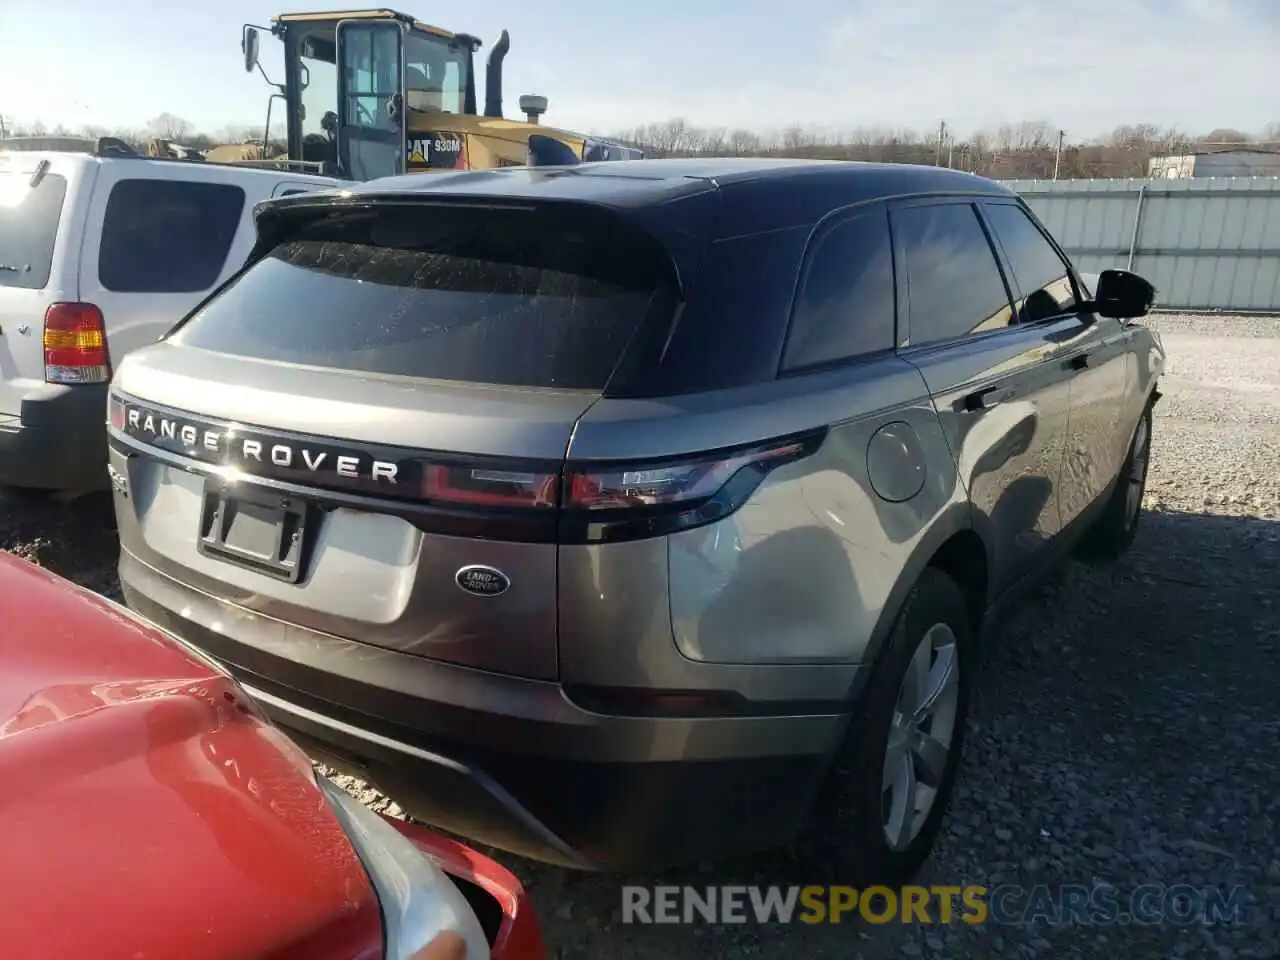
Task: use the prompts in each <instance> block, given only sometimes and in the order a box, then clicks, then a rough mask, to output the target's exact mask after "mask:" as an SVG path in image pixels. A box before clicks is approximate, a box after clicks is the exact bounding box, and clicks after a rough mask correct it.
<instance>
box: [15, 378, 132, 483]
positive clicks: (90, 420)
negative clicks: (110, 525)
mask: <svg viewBox="0 0 1280 960" xmlns="http://www.w3.org/2000/svg"><path fill="white" fill-rule="evenodd" d="M8 405H9V404H7V406H8ZM15 406H16V407H17V412H16V413H12V412H6V413H0V487H33V488H36V489H41V490H76V491H88V490H104V489H106V488H107V486H108V479H107V428H106V417H107V385H106V384H105V383H88V384H75V385H69V384H38V385H34V386H33V388H32V389H31V390H30V391H29V392H28V393H26V394H25V395H24V396H23V397H22V398H21V399H20V400H19V402H18V403H17V404H16V405H15Z"/></svg>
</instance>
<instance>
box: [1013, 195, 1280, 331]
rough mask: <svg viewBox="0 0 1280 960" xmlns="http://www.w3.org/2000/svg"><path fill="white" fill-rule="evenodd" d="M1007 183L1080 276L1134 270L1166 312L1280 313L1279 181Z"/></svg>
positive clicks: (1158, 304)
mask: <svg viewBox="0 0 1280 960" xmlns="http://www.w3.org/2000/svg"><path fill="white" fill-rule="evenodd" d="M1005 182H1006V183H1007V184H1008V185H1009V186H1011V187H1012V188H1013V189H1014V190H1016V191H1017V192H1018V193H1019V194H1021V195H1022V197H1023V199H1025V200H1026V201H1027V204H1028V206H1030V207H1031V209H1032V210H1034V211H1035V212H1036V215H1037V216H1039V217H1040V219H1041V220H1042V221H1043V222H1044V225H1045V226H1046V227H1048V228H1049V231H1050V232H1051V233H1052V234H1053V235H1054V236H1055V237H1056V238H1057V240H1058V242H1059V243H1060V244H1062V246H1063V248H1064V249H1066V251H1067V252H1068V253H1069V254H1070V255H1071V258H1072V259H1073V260H1074V261H1075V263H1076V265H1077V266H1078V267H1079V269H1080V270H1082V271H1085V272H1089V273H1097V272H1098V271H1100V270H1105V269H1107V268H1108V267H1121V268H1124V269H1129V270H1133V271H1135V272H1136V273H1139V274H1141V275H1142V276H1144V277H1146V278H1147V279H1148V280H1150V281H1151V282H1152V283H1153V284H1155V286H1156V290H1157V301H1156V303H1157V306H1158V307H1161V308H1164V309H1171V310H1222V311H1238V312H1255V311H1256V312H1264V313H1273V312H1280V177H1228V178H1222V179H1216V178H1215V179H1191V180H1008V181H1005Z"/></svg>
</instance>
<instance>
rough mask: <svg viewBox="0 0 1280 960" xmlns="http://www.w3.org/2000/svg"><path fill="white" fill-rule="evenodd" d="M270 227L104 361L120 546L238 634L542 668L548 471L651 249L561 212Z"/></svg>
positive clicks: (661, 287)
mask: <svg viewBox="0 0 1280 960" xmlns="http://www.w3.org/2000/svg"><path fill="white" fill-rule="evenodd" d="M281 238H282V239H281V241H280V242H279V243H278V244H277V245H275V246H274V248H273V249H272V250H271V251H270V253H268V254H267V255H266V256H265V257H264V258H263V259H261V260H260V261H259V262H257V263H256V264H255V265H254V266H253V267H251V268H250V269H249V270H248V271H247V272H246V273H244V274H242V275H241V277H240V278H239V279H238V280H237V281H235V282H234V283H233V284H232V285H231V286H230V287H228V288H227V289H225V290H224V292H223V293H222V294H221V295H220V296H218V297H216V298H215V299H214V300H212V301H211V302H209V303H208V304H206V305H205V306H204V307H203V308H202V309H200V310H198V311H197V312H196V313H195V314H194V315H193V317H192V318H191V319H190V320H189V321H188V322H187V323H185V324H184V325H183V326H181V327H180V328H179V329H178V330H177V331H176V332H175V333H174V334H173V335H172V336H171V337H169V338H167V339H166V341H164V342H161V343H159V344H156V345H154V346H151V347H147V348H144V349H142V350H140V351H138V352H136V353H134V354H131V355H130V356H129V357H128V358H126V360H125V361H124V362H123V363H122V365H121V367H120V370H119V371H118V373H117V375H116V379H115V381H114V390H115V393H116V396H117V397H119V398H120V399H119V402H118V403H117V402H116V401H115V400H113V409H112V436H113V448H114V452H113V454H112V463H113V466H116V467H117V469H119V470H121V471H122V472H123V473H124V474H125V479H126V482H127V484H128V488H129V496H128V498H124V497H122V496H118V497H117V509H118V512H119V514H120V531H121V538H122V543H123V545H124V547H125V549H126V550H128V551H130V552H132V553H133V554H134V555H135V556H137V557H138V558H139V559H141V560H143V561H144V562H147V563H150V564H152V565H153V566H155V567H157V568H158V569H160V570H162V571H164V572H166V573H169V574H170V575H173V576H176V577H177V578H179V579H181V580H183V581H185V582H187V583H189V584H191V585H193V586H195V587H197V588H198V589H201V590H204V591H206V592H209V593H212V594H214V595H216V596H220V597H225V598H227V599H229V600H232V601H233V602H235V603H237V604H239V605H240V606H242V607H245V608H248V609H249V610H251V611H255V612H256V613H260V614H263V615H265V617H267V618H271V619H270V620H262V619H258V620H257V621H256V623H255V625H253V626H252V627H250V628H249V629H253V630H258V631H262V630H268V631H270V630H277V631H280V632H282V633H286V634H287V633H288V632H289V631H291V630H292V629H293V628H292V627H291V626H289V625H292V624H297V625H300V626H304V627H307V628H310V629H313V630H319V631H323V632H326V633H330V634H334V635H338V636H342V637H347V638H351V639H355V640H359V641H362V642H365V643H369V644H372V645H376V646H381V647H387V648H392V649H395V650H399V651H403V652H407V653H412V654H417V655H421V656H425V657H430V658H434V659H442V660H448V661H451V662H455V663H461V664H466V665H470V666H475V667H480V668H484V669H490V670H495V671H500V672H505V673H512V674H518V675H522V676H529V677H538V678H547V679H552V678H554V677H555V676H556V673H557V651H556V594H557V590H556V575H557V571H556V559H557V554H556V550H557V547H556V512H557V511H556V508H555V504H556V490H557V484H558V482H559V476H560V471H561V466H562V464H563V461H564V457H565V452H566V448H567V446H568V444H569V441H570V438H571V437H572V434H573V429H574V425H575V424H576V422H577V421H578V419H579V418H580V416H581V415H582V414H583V413H584V412H585V411H586V410H587V409H588V408H589V407H590V406H591V405H592V404H593V403H594V402H595V401H596V400H597V399H598V398H599V397H600V396H601V394H602V392H603V390H604V388H605V386H606V384H607V383H608V381H609V380H610V378H611V376H612V375H613V373H614V370H615V368H616V367H618V365H619V363H620V361H621V360H622V358H623V356H624V354H625V353H626V351H627V349H628V345H629V344H630V343H631V341H632V340H633V338H634V337H635V334H636V333H637V331H638V330H640V329H641V328H649V327H651V326H652V325H653V324H654V323H655V322H656V323H658V324H659V325H661V323H662V321H663V318H667V319H668V320H669V318H670V316H671V314H672V312H673V310H674V303H675V281H674V278H673V271H672V265H671V262H670V258H669V257H667V256H666V254H665V252H664V250H663V248H662V247H661V246H660V245H658V244H657V243H656V242H654V241H653V240H652V239H651V238H649V237H648V236H647V235H646V234H644V233H642V232H640V231H639V230H637V229H632V228H630V227H628V225H627V222H626V221H624V220H621V219H619V218H617V217H616V216H615V215H614V214H611V213H608V212H606V211H603V210H600V209H596V208H589V207H586V206H583V205H576V206H571V207H568V208H560V207H547V206H540V205H533V204H526V205H521V206H519V207H507V208H506V209H500V208H494V207H492V206H477V205H462V206H453V207H440V206H433V207H431V208H424V207H423V206H421V205H407V206H400V207H396V206H390V205H378V206H375V207H372V208H369V209H364V210H348V211H346V212H342V211H338V212H329V213H325V214H323V215H317V216H315V217H312V218H311V219H310V221H309V222H308V223H306V224H301V225H295V226H294V227H293V228H291V229H290V230H289V231H288V232H286V233H283V234H281ZM655 318H656V319H655ZM214 468H220V469H214ZM226 468H230V469H229V470H228V469H226ZM228 478H229V479H228ZM118 486H119V485H118ZM209 626H210V627H212V628H213V629H219V630H223V631H226V632H227V633H229V634H231V635H233V636H234V635H235V634H236V630H237V627H236V625H235V624H232V623H222V624H210V625H209Z"/></svg>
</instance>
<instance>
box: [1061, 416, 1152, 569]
mask: <svg viewBox="0 0 1280 960" xmlns="http://www.w3.org/2000/svg"><path fill="white" fill-rule="evenodd" d="M1150 463H1151V404H1150V403H1148V404H1147V406H1146V408H1145V409H1144V410H1143V411H1142V417H1141V418H1140V419H1139V420H1138V425H1137V426H1136V427H1135V428H1134V430H1133V439H1132V440H1131V441H1129V452H1128V453H1127V454H1126V455H1125V458H1124V466H1123V467H1121V468H1120V476H1119V478H1118V479H1117V480H1116V485H1115V489H1114V490H1112V491H1111V496H1110V497H1109V498H1108V500H1107V505H1106V506H1105V507H1104V508H1103V511H1102V514H1101V515H1100V516H1099V517H1098V519H1097V520H1095V521H1094V522H1093V524H1092V525H1091V526H1090V527H1089V529H1088V530H1086V531H1085V534H1084V536H1083V537H1081V539H1080V544H1079V546H1078V547H1077V549H1076V554H1077V555H1078V556H1079V557H1080V558H1081V559H1083V560H1093V561H1105V560H1115V559H1117V558H1119V557H1120V556H1122V555H1123V554H1124V552H1125V551H1126V550H1128V549H1129V546H1130V545H1131V544H1132V543H1133V538H1134V537H1135V536H1137V533H1138V521H1139V520H1141V519H1142V495H1143V494H1144V493H1145V492H1146V489H1147V468H1148V466H1149V465H1150Z"/></svg>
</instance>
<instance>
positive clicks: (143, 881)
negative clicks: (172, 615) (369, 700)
mask: <svg viewBox="0 0 1280 960" xmlns="http://www.w3.org/2000/svg"><path fill="white" fill-rule="evenodd" d="M0 611H3V612H4V616H3V623H2V625H0V824H3V829H2V830H0V837H2V838H3V840H2V842H0V864H2V865H3V870H0V902H3V905H4V906H3V908H2V909H0V943H3V944H5V948H4V953H5V955H7V956H21V957H32V958H34V957H44V956H48V957H72V956H77V957H89V956H92V957H95V958H107V957H122V958H125V957H127V958H131V960H149V958H171V957H183V958H191V960H195V958H205V957H208V958H213V957H220V958H221V957H280V958H285V957H299V958H301V957H308V958H336V957H343V958H354V957H375V956H378V955H380V953H381V947H382V941H381V921H380V916H379V910H378V905H377V900H376V897H375V894H374V892H373V889H372V887H371V886H370V883H369V880H368V878H367V876H366V874H365V872H364V869H363V867H362V866H361V863H360V861H359V859H358V857H357V856H356V853H355V851H354V850H353V849H352V847H351V845H350V843H349V842H348V840H347V837H346V835H345V833H344V832H343V831H342V829H341V827H340V826H339V824H338V822H337V820H336V819H335V817H334V816H333V814H332V812H331V811H330V809H329V807H328V802H327V801H326V800H325V798H324V796H323V795H322V794H321V792H320V790H319V789H318V788H317V787H316V785H315V780H314V777H313V774H312V770H311V765H310V763H309V761H308V760H307V759H306V757H305V756H304V755H303V754H302V753H301V752H300V751H299V750H297V748H295V747H294V746H293V745H292V744H291V743H290V742H289V741H288V740H287V739H286V738H285V737H284V736H283V735H282V734H280V733H279V732H278V731H276V730H275V728H274V727H271V726H269V725H267V724H265V723H263V722H262V721H261V719H260V717H259V715H258V714H257V713H256V711H255V709H254V708H253V707H252V706H251V705H250V704H248V703H246V702H243V695H242V694H241V693H240V692H239V691H238V690H237V689H235V688H234V687H233V685H232V684H230V683H229V682H228V681H227V680H226V678H225V677H224V676H223V675H222V674H221V673H220V672H219V671H218V670H216V669H215V668H213V667H212V666H210V665H209V664H207V663H206V662H204V661H203V660H201V659H199V658H198V657H197V656H194V655H191V654H189V653H188V651H187V650H186V649H185V648H183V647H181V646H180V645H178V644H177V643H176V642H170V641H168V640H167V639H166V638H163V637H161V636H160V635H158V634H157V633H156V632H154V630H153V629H152V628H150V627H144V626H143V625H142V624H140V623H139V622H138V621H136V620H134V619H133V618H132V617H131V616H130V615H129V614H128V613H127V612H126V611H124V610H123V609H122V608H120V607H117V606H115V605H113V604H111V603H110V602H109V601H106V600H104V599H102V598H100V597H98V596H96V595H94V594H91V593H88V592H87V591H84V590H81V589H79V588H78V587H75V586H73V585H71V584H69V583H67V582H66V581H64V580H61V579H59V578H57V577H55V576H53V575H51V574H49V573H47V572H45V571H43V570H40V569H39V568H36V567H33V566H30V565H28V564H25V563H23V562H21V561H18V560H16V559H15V558H12V557H9V556H8V555H5V554H3V553H0Z"/></svg>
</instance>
